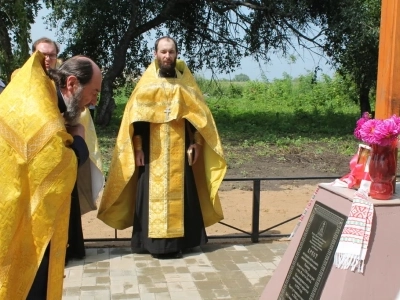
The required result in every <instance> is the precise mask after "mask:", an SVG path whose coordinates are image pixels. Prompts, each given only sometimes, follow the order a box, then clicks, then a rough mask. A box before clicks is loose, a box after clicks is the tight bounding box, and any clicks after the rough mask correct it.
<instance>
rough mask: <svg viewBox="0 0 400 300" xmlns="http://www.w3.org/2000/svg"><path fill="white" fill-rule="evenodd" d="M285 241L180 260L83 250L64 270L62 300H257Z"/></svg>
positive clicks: (204, 251)
mask: <svg viewBox="0 0 400 300" xmlns="http://www.w3.org/2000/svg"><path fill="white" fill-rule="evenodd" d="M287 245H288V242H265V243H261V242H260V243H257V244H251V243H244V244H229V245H227V244H217V243H209V244H207V245H204V246H202V247H196V249H194V250H192V251H191V252H186V253H184V258H182V259H170V260H158V259H154V258H152V257H151V256H150V255H149V254H132V253H131V250H130V248H126V247H124V248H88V249H86V250H87V251H86V258H85V259H84V260H72V261H70V262H69V263H68V265H67V266H66V269H65V275H66V277H65V279H64V290H63V298H62V299H63V300H89V299H90V300H91V299H93V300H103V299H104V300H106V299H112V300H114V299H115V300H119V299H155V300H158V299H172V300H180V299H182V300H183V299H184V300H186V299H191V300H192V299H202V300H203V299H241V300H243V299H254V300H255V299H259V297H260V296H261V294H262V292H263V290H264V288H265V285H266V284H267V283H268V281H269V280H270V278H271V276H272V275H273V272H274V271H275V269H276V266H277V265H278V264H279V262H280V261H281V258H282V255H283V254H284V252H285V251H286V248H287Z"/></svg>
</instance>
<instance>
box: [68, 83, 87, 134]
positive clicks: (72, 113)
mask: <svg viewBox="0 0 400 300" xmlns="http://www.w3.org/2000/svg"><path fill="white" fill-rule="evenodd" d="M82 91H83V87H82V85H79V87H78V88H77V90H76V92H75V93H74V94H72V96H71V98H70V99H69V101H66V103H65V105H66V106H67V110H66V111H65V112H64V119H65V123H66V124H68V125H71V126H74V125H77V124H78V123H79V119H80V117H81V108H80V107H79V101H80V99H81V97H82Z"/></svg>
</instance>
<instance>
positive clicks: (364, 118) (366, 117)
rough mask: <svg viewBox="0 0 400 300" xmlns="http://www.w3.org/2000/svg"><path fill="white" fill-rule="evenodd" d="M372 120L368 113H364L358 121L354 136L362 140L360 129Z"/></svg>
mask: <svg viewBox="0 0 400 300" xmlns="http://www.w3.org/2000/svg"><path fill="white" fill-rule="evenodd" d="M370 119H371V116H370V114H369V113H368V112H365V113H363V115H362V117H361V118H360V119H359V120H358V121H357V124H356V128H355V129H354V136H355V137H356V138H357V139H359V140H361V139H362V138H361V133H360V129H361V127H362V126H363V125H364V123H365V122H367V121H368V120H370Z"/></svg>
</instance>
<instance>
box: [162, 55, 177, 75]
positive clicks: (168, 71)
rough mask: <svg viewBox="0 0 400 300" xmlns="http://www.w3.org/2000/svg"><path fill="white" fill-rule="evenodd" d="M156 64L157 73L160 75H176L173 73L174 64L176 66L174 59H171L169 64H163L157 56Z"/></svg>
mask: <svg viewBox="0 0 400 300" xmlns="http://www.w3.org/2000/svg"><path fill="white" fill-rule="evenodd" d="M157 62H158V66H159V68H160V70H159V74H160V77H176V73H175V66H176V59H174V60H173V61H172V63H171V64H170V65H163V62H162V60H161V59H159V58H158V57H157Z"/></svg>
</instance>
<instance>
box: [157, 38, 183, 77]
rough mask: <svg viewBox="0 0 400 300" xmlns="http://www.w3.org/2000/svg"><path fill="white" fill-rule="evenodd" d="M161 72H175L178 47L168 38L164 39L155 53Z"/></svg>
mask: <svg viewBox="0 0 400 300" xmlns="http://www.w3.org/2000/svg"><path fill="white" fill-rule="evenodd" d="M154 55H155V57H156V59H157V61H158V66H159V67H160V70H161V71H163V72H164V73H170V72H173V71H174V70H175V65H176V57H177V55H178V53H177V52H176V47H175V44H174V41H173V40H171V39H168V38H165V39H162V40H160V41H159V42H158V46H157V51H155V53H154Z"/></svg>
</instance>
